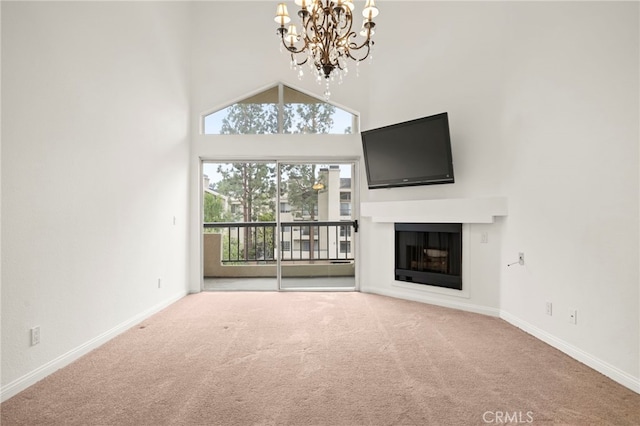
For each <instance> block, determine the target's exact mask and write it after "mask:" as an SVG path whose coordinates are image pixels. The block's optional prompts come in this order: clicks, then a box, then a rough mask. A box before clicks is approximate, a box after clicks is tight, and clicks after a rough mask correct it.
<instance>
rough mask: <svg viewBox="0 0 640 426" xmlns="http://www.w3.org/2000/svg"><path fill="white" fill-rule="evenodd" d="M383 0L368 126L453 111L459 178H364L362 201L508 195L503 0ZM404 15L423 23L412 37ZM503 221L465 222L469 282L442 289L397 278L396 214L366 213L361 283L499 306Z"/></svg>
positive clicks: (400, 293)
mask: <svg viewBox="0 0 640 426" xmlns="http://www.w3.org/2000/svg"><path fill="white" fill-rule="evenodd" d="M380 7H381V9H382V10H381V12H380V17H379V23H378V25H379V29H378V33H377V34H376V35H377V36H379V41H378V43H377V52H376V63H375V66H374V67H373V69H372V73H371V74H372V76H371V95H370V98H371V99H375V102H372V103H371V105H370V107H369V110H368V114H366V115H364V114H363V126H362V128H363V129H365V130H366V129H370V128H376V127H379V126H384V125H388V124H392V123H395V122H401V121H406V120H410V119H414V118H419V117H423V116H427V115H432V114H437V113H441V112H445V111H446V112H448V113H449V125H450V130H451V139H452V154H453V160H454V173H455V180H456V182H455V184H447V185H432V186H426V187H409V188H393V189H374V190H368V189H366V185H365V186H363V190H362V199H363V201H366V202H378V201H403V200H422V199H424V200H433V199H447V198H481V197H492V196H496V195H499V196H500V195H503V191H502V189H501V181H502V176H503V172H502V168H503V163H502V161H501V156H500V152H501V150H502V144H503V143H504V141H503V140H502V139H501V138H499V137H498V136H499V135H498V131H499V128H498V126H497V124H498V123H500V118H501V117H502V114H503V100H502V93H503V91H504V89H503V84H502V81H503V77H504V76H503V74H504V72H505V70H504V69H503V64H504V53H503V48H502V46H503V44H504V40H503V36H504V33H503V31H502V29H503V27H504V25H505V13H506V12H505V8H504V5H503V4H501V3H460V2H425V3H417V2H411V3H406V2H394V3H387V4H385V5H384V7H382V6H380ZM409 9H410V10H411V15H412V16H420V17H421V22H420V23H412V22H407V13H406V12H407V10H409ZM399 23H402V24H399ZM399 25H402V26H403V27H407V28H412V29H416V30H415V31H412V32H411V37H406V35H405V34H404V33H403V32H402V31H397V28H398V27H399ZM418 28H419V30H417V29H418ZM397 46H403V49H398V48H397ZM389 76H393V78H389ZM363 177H364V176H363ZM363 180H364V179H363ZM502 227H503V221H502V220H497V221H495V222H494V223H492V224H474V223H472V224H470V225H469V226H468V227H467V228H465V232H467V231H468V232H467V238H466V239H465V240H464V242H463V243H466V244H465V254H467V256H464V259H463V260H464V261H465V263H466V264H465V265H464V272H465V273H464V276H463V289H464V291H463V292H457V291H448V292H446V293H445V294H442V293H443V292H442V291H440V290H439V289H432V288H429V287H427V286H421V285H404V284H399V283H398V282H396V281H394V273H393V268H394V266H393V264H394V256H393V224H388V223H372V222H369V221H368V220H363V228H362V236H361V238H362V241H363V244H362V247H363V260H362V263H363V264H364V265H365V267H364V269H363V276H362V288H363V290H365V291H371V292H375V293H381V294H388V295H393V296H396V297H405V298H410V299H414V300H422V301H427V302H430V303H437V304H442V305H445V306H452V307H458V308H463V309H467V310H472V311H475V312H483V313H487V314H493V315H498V314H499V308H500V290H499V288H500V257H501V254H500V253H501V235H502ZM482 232H486V233H487V235H488V237H489V238H488V243H486V244H482V243H481V242H480V241H481V240H480V236H481V234H482Z"/></svg>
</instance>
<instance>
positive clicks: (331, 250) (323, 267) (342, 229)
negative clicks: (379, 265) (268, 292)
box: [278, 163, 357, 290]
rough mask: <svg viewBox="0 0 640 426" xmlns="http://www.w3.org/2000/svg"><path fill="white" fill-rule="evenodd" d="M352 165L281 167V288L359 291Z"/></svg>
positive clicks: (285, 165) (304, 164) (295, 164)
mask: <svg viewBox="0 0 640 426" xmlns="http://www.w3.org/2000/svg"><path fill="white" fill-rule="evenodd" d="M353 171H354V165H353V164H333V163H324V164H321V163H280V164H279V178H280V181H279V203H280V207H279V209H280V211H279V213H280V214H279V218H280V223H279V225H280V227H279V229H280V242H279V247H280V250H279V252H278V253H279V258H280V263H279V264H280V288H281V289H283V290H290V289H354V288H355V238H354V234H355V233H354V224H355V223H357V222H355V218H354V216H353V214H354V212H353V209H352V199H353V195H354V193H355V191H354V179H353Z"/></svg>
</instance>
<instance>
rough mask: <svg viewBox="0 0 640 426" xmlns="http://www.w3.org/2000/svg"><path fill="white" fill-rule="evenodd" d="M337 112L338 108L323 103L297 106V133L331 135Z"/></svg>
mask: <svg viewBox="0 0 640 426" xmlns="http://www.w3.org/2000/svg"><path fill="white" fill-rule="evenodd" d="M335 111H336V107H334V106H333V105H331V104H327V103H323V102H318V103H314V104H312V103H309V104H296V114H297V117H296V118H297V120H296V122H295V128H296V131H295V133H307V134H318V133H329V131H331V128H332V127H333V114H334V113H335Z"/></svg>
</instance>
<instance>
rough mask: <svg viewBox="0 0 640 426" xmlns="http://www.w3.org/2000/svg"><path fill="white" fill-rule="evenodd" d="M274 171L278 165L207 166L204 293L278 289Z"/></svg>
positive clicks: (204, 187) (211, 164)
mask: <svg viewBox="0 0 640 426" xmlns="http://www.w3.org/2000/svg"><path fill="white" fill-rule="evenodd" d="M276 170H277V164H276V163H262V162H238V163H214V162H204V163H203V166H202V178H203V198H202V200H203V201H202V215H203V247H202V251H203V289H204V290H277V289H278V279H277V274H278V272H277V270H278V268H277V258H276V238H275V236H276V229H277V226H276V216H277V214H276V198H277V196H276V195H277V185H276V182H277V180H276Z"/></svg>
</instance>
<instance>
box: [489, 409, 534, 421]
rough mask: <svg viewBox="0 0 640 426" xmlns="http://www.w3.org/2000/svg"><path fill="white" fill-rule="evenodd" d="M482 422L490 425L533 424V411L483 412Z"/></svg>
mask: <svg viewBox="0 0 640 426" xmlns="http://www.w3.org/2000/svg"><path fill="white" fill-rule="evenodd" d="M482 421H484V422H485V423H492V424H523V423H533V411H527V412H524V411H485V412H484V414H482Z"/></svg>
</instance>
